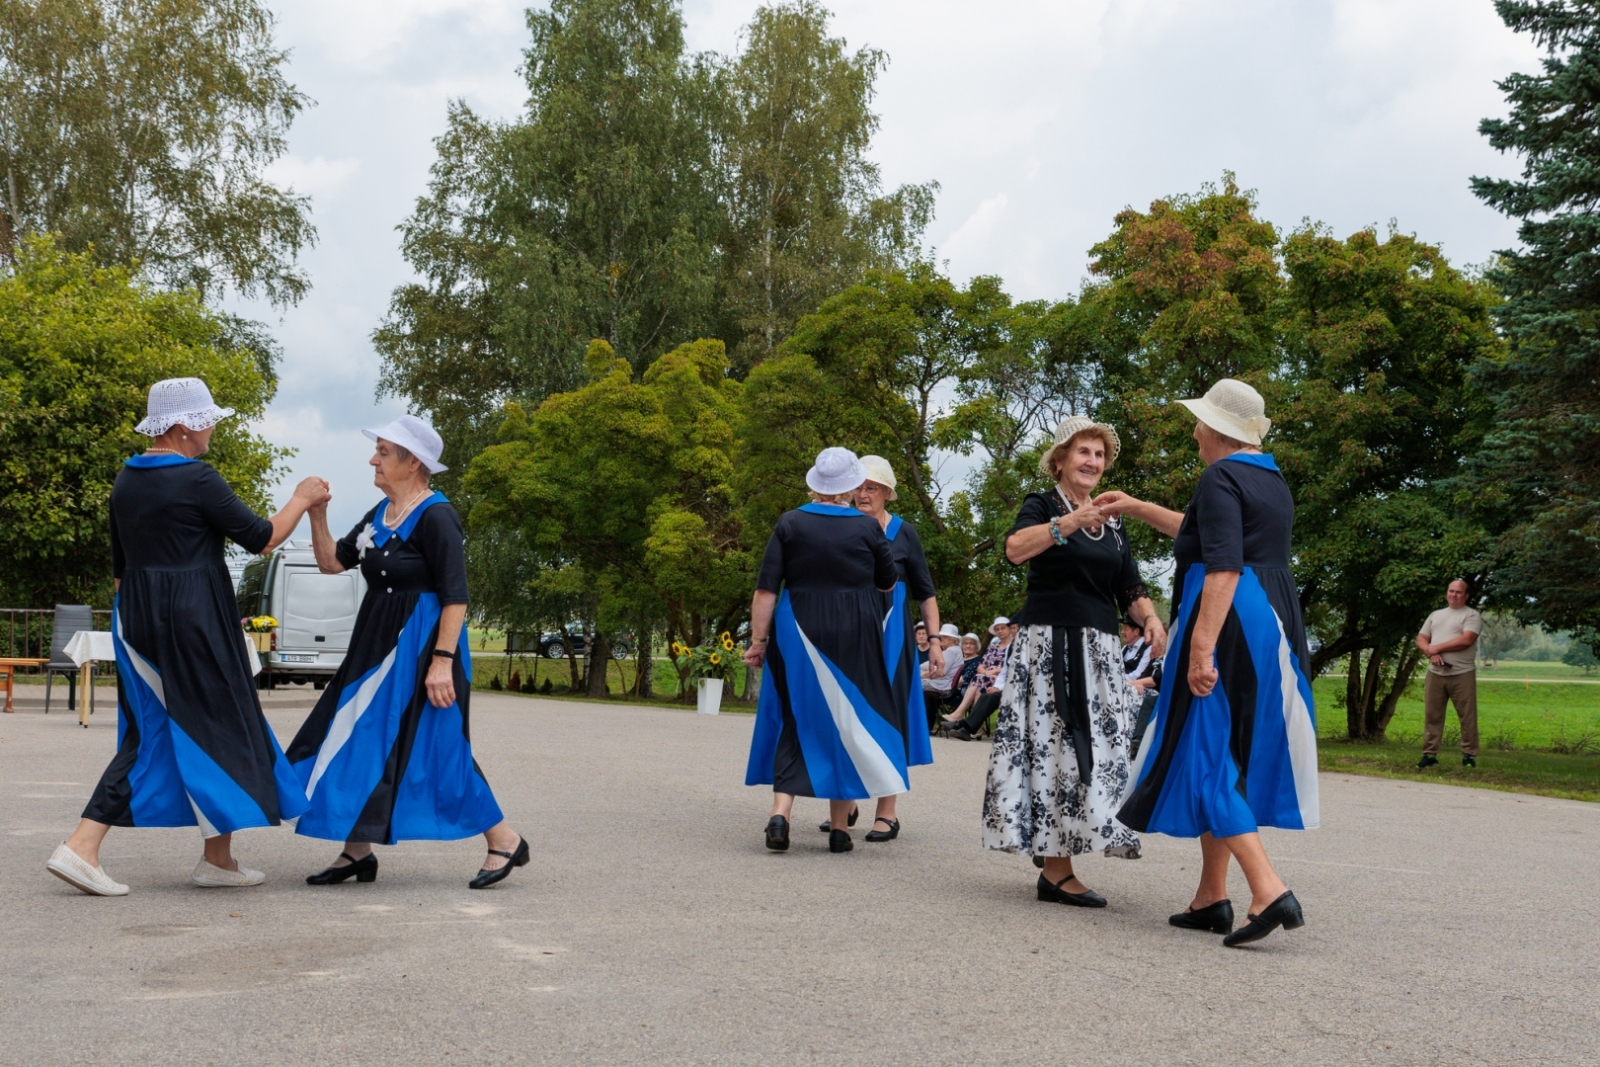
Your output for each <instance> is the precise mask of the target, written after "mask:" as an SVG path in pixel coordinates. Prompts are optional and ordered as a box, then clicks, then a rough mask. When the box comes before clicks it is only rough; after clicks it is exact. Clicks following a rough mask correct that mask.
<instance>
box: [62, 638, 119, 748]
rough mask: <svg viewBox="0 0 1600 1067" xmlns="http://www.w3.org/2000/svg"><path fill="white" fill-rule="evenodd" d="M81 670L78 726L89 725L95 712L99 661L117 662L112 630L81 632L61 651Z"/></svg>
mask: <svg viewBox="0 0 1600 1067" xmlns="http://www.w3.org/2000/svg"><path fill="white" fill-rule="evenodd" d="M61 653H62V655H64V656H66V657H67V658H68V659H70V660H71V661H72V662H73V663H76V664H77V665H78V667H79V669H80V673H79V676H78V724H79V725H80V726H83V727H85V728H87V727H88V725H89V713H90V712H91V711H92V710H94V665H95V663H96V662H98V661H99V660H103V659H108V660H113V661H115V660H116V658H117V646H116V645H115V644H114V643H113V642H112V640H111V631H110V630H79V631H78V632H77V633H75V634H73V635H72V640H70V641H68V642H67V647H66V648H63V649H62V650H61Z"/></svg>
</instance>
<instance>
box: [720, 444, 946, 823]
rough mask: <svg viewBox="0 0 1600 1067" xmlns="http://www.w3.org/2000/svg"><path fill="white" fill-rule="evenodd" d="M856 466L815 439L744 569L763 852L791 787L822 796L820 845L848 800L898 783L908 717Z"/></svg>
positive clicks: (874, 532) (889, 587) (877, 536)
mask: <svg viewBox="0 0 1600 1067" xmlns="http://www.w3.org/2000/svg"><path fill="white" fill-rule="evenodd" d="M866 477H867V473H866V470H865V469H864V468H863V467H862V466H861V461H860V460H858V459H857V458H856V456H855V453H853V452H851V451H850V450H849V449H846V448H825V449H823V450H822V451H821V453H819V454H818V455H817V461H816V463H815V465H813V466H812V468H811V469H810V470H809V471H807V472H806V485H807V486H808V487H809V488H810V489H811V503H809V504H805V505H802V506H801V507H799V508H796V509H795V510H794V511H788V512H785V513H784V514H783V515H782V516H780V517H779V518H778V523H777V525H776V527H774V529H773V531H772V537H771V538H770V539H769V540H768V541H767V550H766V554H765V555H764V556H763V557H762V559H761V571H760V573H759V574H758V575H757V577H756V593H755V598H754V600H753V601H752V602H751V605H750V636H751V641H750V649H749V651H747V652H746V653H745V657H744V658H745V662H746V663H748V664H750V665H751V666H754V667H762V666H765V668H766V669H765V670H764V671H763V672H762V676H761V697H760V700H759V701H758V702H757V704H756V725H755V732H754V734H753V735H752V736H751V738H750V762H749V766H748V768H747V769H746V771H745V784H746V785H771V786H772V791H773V799H772V812H771V815H770V816H769V818H768V820H767V847H768V848H770V849H772V850H773V851H775V852H782V851H784V850H785V849H787V848H788V847H789V819H790V815H791V811H792V809H793V807H794V798H795V797H796V796H806V797H822V798H826V799H827V800H828V801H829V804H828V821H829V823H830V824H831V825H830V827H829V833H828V849H829V851H831V852H848V851H850V850H851V849H852V848H853V847H855V846H854V845H853V844H852V843H851V840H850V832H849V830H847V829H843V828H842V827H846V826H848V825H849V823H850V810H851V809H852V808H854V807H855V806H856V805H855V801H857V800H865V799H867V798H869V797H892V796H894V795H895V794H897V793H904V792H905V791H906V790H907V789H908V788H909V785H908V784H907V780H906V758H907V752H908V751H909V745H908V743H907V731H908V730H910V729H914V728H916V727H918V726H919V723H916V722H908V721H907V705H906V703H905V702H904V701H897V700H896V699H895V693H894V688H893V686H892V685H891V683H890V680H889V668H888V666H887V663H886V661H885V659H884V637H883V623H884V594H885V593H889V592H892V591H893V590H894V585H895V581H896V579H897V578H898V575H897V573H896V571H895V565H894V553H893V551H892V550H891V549H890V547H889V542H888V541H887V540H886V539H885V538H884V536H883V530H882V528H881V527H879V525H878V524H877V522H875V521H874V520H872V519H869V518H868V517H867V516H865V515H863V514H861V512H859V511H857V510H856V509H855V508H854V507H852V506H851V500H852V499H853V497H854V494H855V492H856V490H857V489H858V488H859V487H860V486H861V483H862V482H863V481H865V480H866ZM923 728H925V726H924V727H923Z"/></svg>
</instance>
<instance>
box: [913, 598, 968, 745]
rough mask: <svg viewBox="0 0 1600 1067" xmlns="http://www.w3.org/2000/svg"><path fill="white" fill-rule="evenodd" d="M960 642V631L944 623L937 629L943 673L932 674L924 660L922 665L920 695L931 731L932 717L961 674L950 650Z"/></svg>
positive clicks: (933, 724)
mask: <svg viewBox="0 0 1600 1067" xmlns="http://www.w3.org/2000/svg"><path fill="white" fill-rule="evenodd" d="M960 640H961V631H960V630H958V629H956V627H955V624H954V623H948V622H947V623H945V624H944V625H943V626H941V627H940V628H939V637H938V641H939V647H940V648H942V649H943V650H944V672H943V673H942V674H937V675H935V674H932V673H930V670H929V665H928V662H927V660H926V658H924V660H923V664H922V694H923V700H924V702H925V706H926V708H927V710H928V728H929V729H930V730H931V729H932V728H933V727H934V726H935V725H937V724H936V722H935V719H934V716H935V715H937V714H938V709H939V708H940V707H941V706H942V705H943V704H944V703H945V701H946V700H947V699H948V697H949V695H950V687H951V686H952V685H953V684H954V683H955V680H956V676H957V675H959V674H960V673H961V663H962V661H961V658H960V657H959V656H957V655H956V654H955V653H954V652H953V651H952V649H953V648H954V647H955V645H956V643H957V642H958V641H960Z"/></svg>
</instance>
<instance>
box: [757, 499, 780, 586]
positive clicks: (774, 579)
mask: <svg viewBox="0 0 1600 1067" xmlns="http://www.w3.org/2000/svg"><path fill="white" fill-rule="evenodd" d="M783 525H784V524H783V520H782V519H781V518H780V519H779V520H778V525H777V526H775V527H773V529H772V536H771V537H769V538H767V550H766V551H765V552H763V553H762V554H761V569H760V570H759V571H757V572H756V588H757V589H760V590H762V591H763V592H767V593H776V592H778V591H779V590H780V589H782V588H783Z"/></svg>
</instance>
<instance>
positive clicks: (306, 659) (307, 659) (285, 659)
mask: <svg viewBox="0 0 1600 1067" xmlns="http://www.w3.org/2000/svg"><path fill="white" fill-rule="evenodd" d="M278 662H279V663H315V662H317V657H316V656H314V655H312V656H295V655H290V654H288V653H285V654H283V655H280V656H279V657H278Z"/></svg>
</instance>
